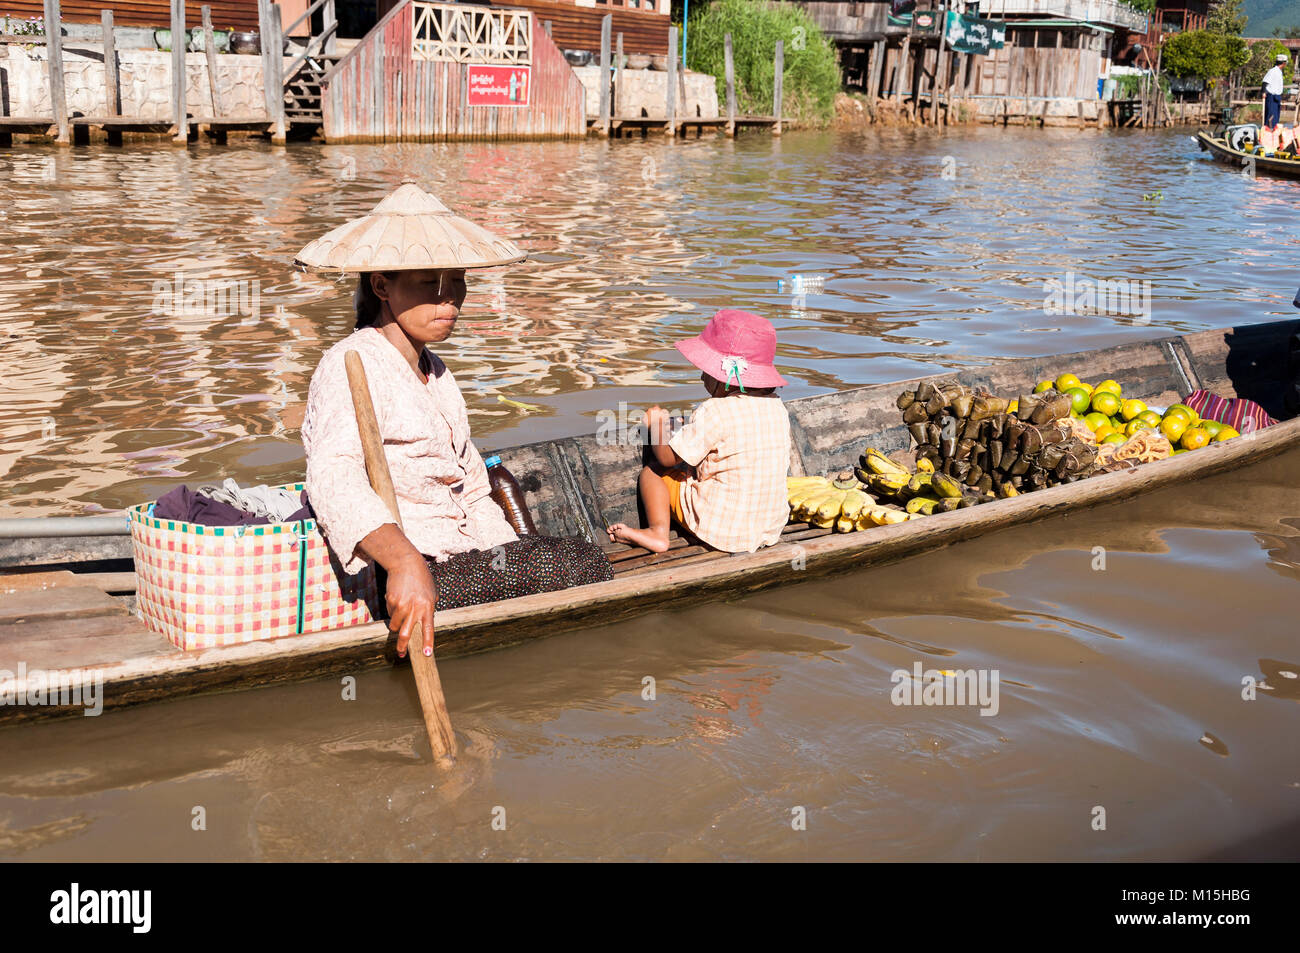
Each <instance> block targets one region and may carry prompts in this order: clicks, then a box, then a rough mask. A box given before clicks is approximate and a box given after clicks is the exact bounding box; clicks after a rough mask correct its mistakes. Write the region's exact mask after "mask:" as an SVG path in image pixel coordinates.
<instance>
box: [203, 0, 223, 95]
mask: <svg viewBox="0 0 1300 953" xmlns="http://www.w3.org/2000/svg"><path fill="white" fill-rule="evenodd" d="M202 16H203V55H204V58H205V59H206V60H207V61H208V89H209V90H210V91H211V93H212V115H213V117H214V118H215V117H217V116H220V115H221V91H220V89H221V88H220V85H219V84H218V83H217V51H216V41H215V40H214V38H213V34H212V8H211V7H210V6H208V5H207V4H206V3H205V4H204V5H203V7H202Z"/></svg>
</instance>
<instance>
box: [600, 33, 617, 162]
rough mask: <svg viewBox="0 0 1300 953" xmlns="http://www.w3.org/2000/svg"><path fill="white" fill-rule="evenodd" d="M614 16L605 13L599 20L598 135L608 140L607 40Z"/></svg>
mask: <svg viewBox="0 0 1300 953" xmlns="http://www.w3.org/2000/svg"><path fill="white" fill-rule="evenodd" d="M613 22H614V16H613V14H610V13H606V14H605V15H604V16H603V17H601V18H600V86H599V89H600V120H599V127H600V134H601V135H602V136H605V137H606V138H609V40H610V31H611V30H612V29H613Z"/></svg>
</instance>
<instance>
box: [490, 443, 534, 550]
mask: <svg viewBox="0 0 1300 953" xmlns="http://www.w3.org/2000/svg"><path fill="white" fill-rule="evenodd" d="M483 463H484V464H485V465H486V466H487V472H488V485H489V486H490V487H491V488H492V489H491V492H490V493H489V495H490V496H491V497H492V500H493V502H495V503H496V505H497V506H499V507H501V512H502V513H504V514H505V517H506V522H507V523H509V524H510V526H511V527H512V528H513V529H514V531H515V533H516V534H517V535H519V536H536V535H537V527H536V526H534V525H533V515H532V514H531V513H529V512H528V504H527V503H525V502H524V491H523V490H522V489H520V487H519V482H518V481H517V480H516V479H515V478H514V476H512V475H511V473H510V471H509V470H507V469H506V468H505V466H504V465H503V464H502V463H501V458H500V457H498V456H491V457H488V458H487V459H486V460H484V461H483Z"/></svg>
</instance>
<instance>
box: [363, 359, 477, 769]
mask: <svg viewBox="0 0 1300 953" xmlns="http://www.w3.org/2000/svg"><path fill="white" fill-rule="evenodd" d="M343 363H344V366H345V367H346V368H347V372H348V386H349V387H350V388H351V390H352V406H353V407H354V408H355V409H356V414H357V431H358V432H359V433H360V434H361V449H362V451H363V452H364V453H365V457H366V474H367V475H368V476H369V477H370V486H371V487H372V488H373V489H374V491H375V492H376V493H378V494H379V498H380V499H382V500H383V501H384V503H385V504H386V505H387V506H388V511H389V512H390V513H392V514H393V520H394V521H395V522H396V523H397V528H398V529H401V528H402V515H401V513H400V512H398V509H397V493H396V492H395V491H394V490H393V477H392V474H390V473H389V472H388V458H387V457H385V456H384V442H383V440H382V439H381V437H380V436H379V423H378V421H377V420H376V419H375V407H374V404H372V403H371V401H370V387H369V385H368V384H367V382H366V369H365V367H364V366H362V364H361V355H359V354H358V353H357V352H356V351H348V352H347V354H345V355H344V357H343ZM425 639H428V640H429V644H430V645H432V644H433V632H421V631H417V632H412V633H411V642H410V647H409V650H408V651H409V658H410V659H411V671H412V672H414V673H415V688H416V691H417V692H418V693H419V695H420V706H421V707H422V708H423V709H424V727H425V728H426V729H427V730H428V732H429V744H430V745H431V746H432V748H433V756H434V758H435V759H436V760H437V761H438V763H439V764H441V765H443V766H447V765H450V764H451V763H452V762H453V761H454V760H455V759H456V736H455V734H454V733H453V732H452V729H451V718H450V717H449V716H448V715H447V702H446V699H444V698H443V697H442V680H441V679H439V678H438V665H437V663H436V662H435V661H434V659H433V655H432V654H430V655H425V654H424V640H425Z"/></svg>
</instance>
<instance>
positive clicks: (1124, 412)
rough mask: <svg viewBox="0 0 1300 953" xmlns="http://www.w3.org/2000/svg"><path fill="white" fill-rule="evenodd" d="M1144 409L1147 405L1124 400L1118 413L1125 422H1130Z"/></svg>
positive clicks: (1136, 401)
mask: <svg viewBox="0 0 1300 953" xmlns="http://www.w3.org/2000/svg"><path fill="white" fill-rule="evenodd" d="M1146 409H1147V405H1146V404H1144V403H1142V401H1140V400H1126V401H1124V403H1122V404H1120V408H1119V412H1120V416H1121V417H1123V418H1124V419H1125V420H1132V419H1133V418H1134V417H1136V416H1137V415H1138V414H1140V413H1142V412H1143V411H1145V410H1146Z"/></svg>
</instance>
